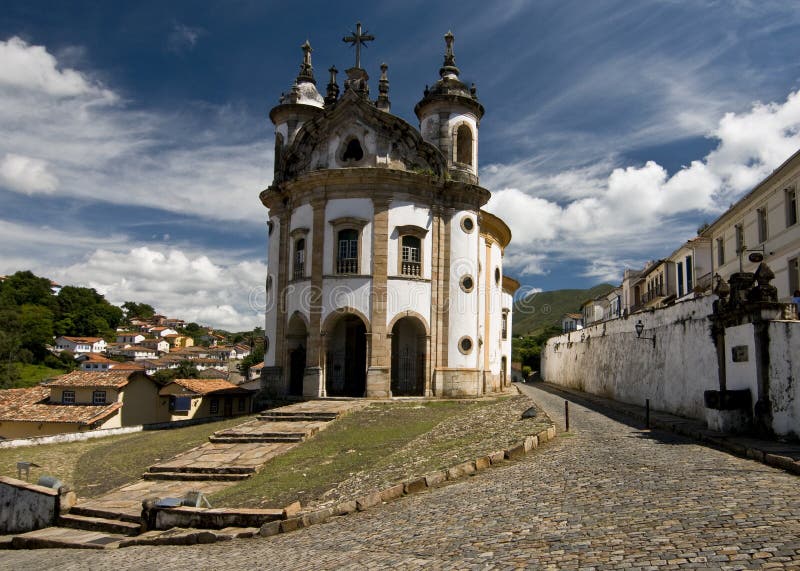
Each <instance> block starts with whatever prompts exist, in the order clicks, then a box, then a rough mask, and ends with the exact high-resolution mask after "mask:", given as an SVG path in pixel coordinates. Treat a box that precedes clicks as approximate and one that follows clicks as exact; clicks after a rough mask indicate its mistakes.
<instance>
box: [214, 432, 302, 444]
mask: <svg viewBox="0 0 800 571" xmlns="http://www.w3.org/2000/svg"><path fill="white" fill-rule="evenodd" d="M304 440H305V436H304V435H302V434H301V435H299V436H210V437H209V438H208V441H209V442H213V443H214V444H258V443H263V444H270V443H273V444H280V443H290V444H291V443H294V442H303V441H304Z"/></svg>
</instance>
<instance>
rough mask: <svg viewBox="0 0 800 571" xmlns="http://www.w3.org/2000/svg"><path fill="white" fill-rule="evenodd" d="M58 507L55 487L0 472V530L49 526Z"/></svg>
mask: <svg viewBox="0 0 800 571" xmlns="http://www.w3.org/2000/svg"><path fill="white" fill-rule="evenodd" d="M58 510H59V497H58V490H53V489H50V488H45V487H43V486H37V485H36V484H29V483H28V482H23V481H22V480H17V479H16V478H8V477H4V476H0V534H5V533H24V532H26V531H32V530H34V529H41V528H43V527H48V526H51V525H53V524H54V523H55V519H56V516H57V515H58Z"/></svg>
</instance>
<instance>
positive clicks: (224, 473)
mask: <svg viewBox="0 0 800 571" xmlns="http://www.w3.org/2000/svg"><path fill="white" fill-rule="evenodd" d="M255 471H256V469H255V468H254V467H252V466H217V467H200V466H169V465H164V464H162V465H155V466H150V468H148V470H147V472H145V473H144V474H142V479H144V480H183V481H187V482H197V481H203V480H206V481H215V482H238V481H240V480H246V479H247V478H249V477H250V476H252V475H253V474H255Z"/></svg>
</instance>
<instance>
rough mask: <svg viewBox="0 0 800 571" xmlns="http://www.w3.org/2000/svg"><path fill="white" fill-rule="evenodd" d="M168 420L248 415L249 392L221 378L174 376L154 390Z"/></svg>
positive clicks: (251, 393)
mask: <svg viewBox="0 0 800 571" xmlns="http://www.w3.org/2000/svg"><path fill="white" fill-rule="evenodd" d="M158 394H159V396H160V397H161V406H162V407H164V408H166V409H167V410H168V411H169V413H168V414H169V417H168V418H167V419H166V420H168V421H179V420H189V419H192V418H211V417H231V416H237V415H241V414H248V413H249V412H250V409H251V406H252V405H251V403H252V395H253V391H250V390H247V389H243V388H241V387H237V386H236V385H234V384H232V383H229V382H228V381H225V380H223V379H175V380H174V381H172V382H171V383H169V384H168V385H166V386H165V387H164V388H162V389H161V390H160V391H159V392H158Z"/></svg>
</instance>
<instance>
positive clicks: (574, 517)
mask: <svg viewBox="0 0 800 571" xmlns="http://www.w3.org/2000/svg"><path fill="white" fill-rule="evenodd" d="M523 390H524V391H525V392H530V394H532V395H533V397H534V398H535V400H536V402H537V403H539V404H540V405H541V406H542V407H543V408H544V409H545V410H546V411H547V412H548V414H550V416H551V417H552V418H553V420H554V421H555V422H556V423H557V424H558V425H559V426H563V422H564V419H563V408H564V404H563V403H564V401H563V399H561V398H559V397H557V396H554V395H551V394H548V393H545V392H544V391H541V390H538V389H536V388H532V387H524V389H523ZM570 425H571V429H572V431H571V433H569V434H562V435H560V437H559V438H557V439H556V440H555V441H553V442H551V443H549V444H547V445H546V446H543V447H541V448H539V449H538V450H536V451H534V452H533V453H532V454H530V455H529V456H527V457H526V458H525V459H524V460H521V461H519V462H514V463H510V464H509V465H507V466H505V467H499V468H492V469H489V470H486V471H484V472H480V473H478V475H476V476H475V477H473V478H469V479H467V480H466V481H459V482H456V483H453V484H451V485H448V486H445V487H443V488H440V489H435V490H433V491H431V492H428V493H424V494H419V495H415V496H409V497H407V498H403V499H400V500H398V501H395V502H392V503H390V504H388V505H385V506H382V507H378V508H375V509H373V510H369V511H366V512H363V513H359V514H355V515H351V516H347V517H343V518H339V519H336V520H334V521H333V522H331V523H328V524H324V525H317V526H313V527H310V528H308V529H304V530H301V531H298V532H294V533H288V534H285V535H279V536H275V537H272V538H265V539H256V540H234V541H231V542H225V543H216V544H213V545H203V546H192V547H132V548H126V549H121V550H116V551H106V552H97V551H95V552H76V551H67V550H59V551H57V550H43V551H27V552H24V551H19V552H10V551H9V552H5V553H3V554H0V564H2V565H3V566H4V567H6V568H27V569H59V570H63V571H68V570H86V569H90V570H95V569H97V570H106V569H108V570H112V569H113V570H121V569H155V568H157V569H160V570H161V571H170V570H177V569H192V570H201V569H223V568H224V569H265V568H272V567H279V568H282V569H312V568H313V569H334V568H352V569H356V568H359V569H361V568H367V569H372V568H376V569H378V568H387V567H395V568H401V569H416V568H431V569H464V568H474V569H513V568H518V567H520V568H521V567H528V568H536V569H597V570H600V569H654V570H662V569H703V568H711V569H720V568H721V569H759V568H795V569H800V495H799V494H798V493H797V492H798V478H797V477H796V476H793V475H790V474H787V473H785V472H782V471H780V470H776V469H773V468H770V467H768V466H764V465H761V464H758V463H756V462H753V461H750V460H745V459H741V458H737V457H734V456H731V455H728V454H725V453H723V452H719V451H716V450H713V449H710V448H706V447H704V446H701V445H698V444H696V443H694V442H691V441H689V440H685V439H683V438H681V437H679V436H674V435H671V434H666V433H660V432H652V433H649V432H644V431H641V430H640V429H638V428H636V427H632V426H629V425H627V424H623V423H621V422H618V421H615V420H612V419H610V418H608V417H606V416H604V415H602V414H600V413H598V412H594V411H590V410H588V409H586V408H583V407H581V406H579V405H577V404H572V405H571V406H570Z"/></svg>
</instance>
